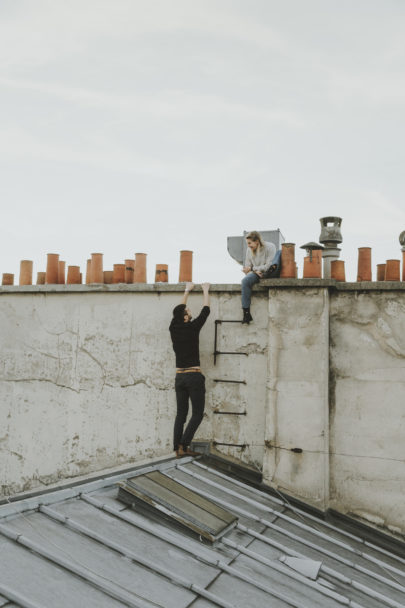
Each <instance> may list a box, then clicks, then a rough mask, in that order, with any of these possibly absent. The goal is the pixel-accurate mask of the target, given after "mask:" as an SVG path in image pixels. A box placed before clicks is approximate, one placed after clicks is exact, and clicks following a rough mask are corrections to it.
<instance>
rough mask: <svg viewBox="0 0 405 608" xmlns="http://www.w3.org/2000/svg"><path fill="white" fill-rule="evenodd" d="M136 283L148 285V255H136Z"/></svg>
mask: <svg viewBox="0 0 405 608" xmlns="http://www.w3.org/2000/svg"><path fill="white" fill-rule="evenodd" d="M134 283H146V253H136V254H135V269H134Z"/></svg>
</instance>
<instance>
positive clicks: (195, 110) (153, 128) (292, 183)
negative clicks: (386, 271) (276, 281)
mask: <svg viewBox="0 0 405 608" xmlns="http://www.w3.org/2000/svg"><path fill="white" fill-rule="evenodd" d="M404 32H405V2H404V1H403V0H282V1H281V0H64V1H62V0H35V1H34V0H0V109H1V112H0V167H1V176H0V178H1V179H0V197H1V198H0V200H1V219H2V225H1V228H2V229H1V256H0V259H1V264H0V272H14V273H15V274H16V282H18V274H19V261H20V260H21V259H32V260H34V274H35V276H36V272H37V271H39V270H45V265H46V253H48V252H55V253H60V254H61V259H64V260H66V261H67V264H80V265H81V267H82V269H83V272H84V271H85V262H86V259H87V258H88V257H89V256H90V253H91V252H103V253H104V268H105V269H110V268H112V264H113V263H119V262H122V261H123V260H124V259H125V258H129V257H133V255H134V253H135V252H137V251H141V252H146V253H148V280H149V282H152V281H153V278H154V267H155V264H156V263H168V264H169V280H170V282H176V281H177V279H178V262H179V251H180V250H181V249H192V250H193V251H194V280H195V281H197V282H200V281H205V280H208V281H211V282H213V283H234V282H238V281H239V280H240V279H241V277H242V274H241V271H240V267H239V266H238V265H237V263H236V262H234V261H233V260H232V259H231V258H230V256H229V255H228V253H227V242H226V237H227V236H236V235H242V233H243V230H252V229H256V230H261V229H262V230H271V229H276V228H280V230H281V232H282V233H283V235H284V236H285V238H286V241H289V242H295V243H296V244H297V261H298V262H299V267H300V276H302V274H301V273H302V258H303V255H304V253H303V251H302V250H300V249H299V246H300V245H302V244H303V243H306V242H307V241H313V240H314V241H318V239H319V234H320V223H319V218H320V217H322V216H327V215H337V216H340V217H342V218H343V223H342V232H343V238H344V242H343V245H342V254H341V259H344V260H345V261H346V274H347V278H348V279H349V280H355V279H356V265H357V248H358V247H361V246H371V247H372V248H373V275H374V276H375V265H376V264H377V263H379V262H384V261H385V260H386V259H388V258H400V256H401V253H400V245H399V242H398V236H399V234H400V232H401V231H402V230H404V229H405V203H404V186H405V171H404V166H405V163H404V160H405V158H404V157H405V152H404V136H405V125H404V102H405V71H404V68H405V35H404Z"/></svg>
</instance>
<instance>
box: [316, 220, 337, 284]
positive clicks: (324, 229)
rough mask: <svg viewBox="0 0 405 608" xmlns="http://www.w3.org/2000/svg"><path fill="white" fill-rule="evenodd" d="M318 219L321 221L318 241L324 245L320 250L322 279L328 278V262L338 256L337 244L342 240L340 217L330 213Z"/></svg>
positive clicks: (329, 273) (329, 272)
mask: <svg viewBox="0 0 405 608" xmlns="http://www.w3.org/2000/svg"><path fill="white" fill-rule="evenodd" d="M319 221H320V222H321V234H320V237H319V242H320V243H322V245H323V246H324V250H323V252H322V258H323V277H324V279H330V275H331V271H330V264H331V262H333V261H334V260H337V259H338V258H339V256H340V251H341V250H340V249H339V247H338V244H339V243H342V242H343V237H342V233H341V230H340V227H341V225H342V218H341V217H335V216H331V215H330V216H327V217H321V218H320V220H319Z"/></svg>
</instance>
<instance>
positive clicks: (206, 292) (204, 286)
mask: <svg viewBox="0 0 405 608" xmlns="http://www.w3.org/2000/svg"><path fill="white" fill-rule="evenodd" d="M201 287H202V290H203V295H204V306H209V305H210V293H209V291H210V284H209V283H201Z"/></svg>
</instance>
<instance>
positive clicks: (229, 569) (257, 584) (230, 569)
mask: <svg viewBox="0 0 405 608" xmlns="http://www.w3.org/2000/svg"><path fill="white" fill-rule="evenodd" d="M155 535H156V536H159V535H157V534H155ZM217 564H218V567H219V568H220V569H221V570H222V571H223V572H227V573H229V574H230V575H232V576H234V577H235V578H239V579H241V580H244V581H245V582H248V583H249V584H251V585H253V586H255V587H257V588H259V589H261V590H262V591H265V592H266V593H269V594H270V595H273V596H275V597H277V598H278V599H282V600H283V601H285V602H287V603H288V604H289V605H291V606H295V607H296V608H303V606H302V604H296V602H295V600H293V599H292V598H288V597H287V596H285V595H284V594H282V593H280V592H278V591H276V590H275V589H272V588H270V587H268V586H267V585H263V583H261V582H260V581H257V580H255V579H252V578H251V577H250V578H249V577H247V578H245V575H244V574H243V573H242V572H240V571H239V570H238V569H236V568H234V567H231V566H229V565H228V564H226V563H225V562H220V561H219V560H218V561H217ZM362 608H364V607H362Z"/></svg>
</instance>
